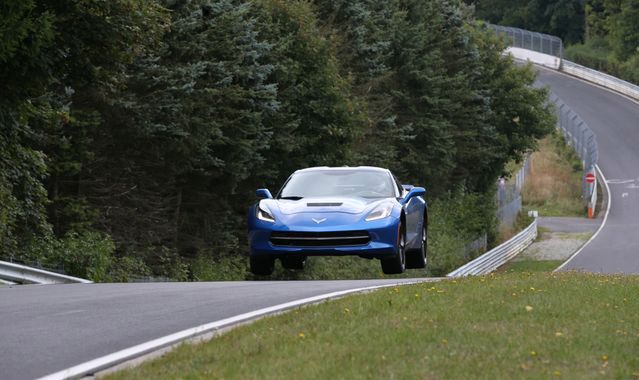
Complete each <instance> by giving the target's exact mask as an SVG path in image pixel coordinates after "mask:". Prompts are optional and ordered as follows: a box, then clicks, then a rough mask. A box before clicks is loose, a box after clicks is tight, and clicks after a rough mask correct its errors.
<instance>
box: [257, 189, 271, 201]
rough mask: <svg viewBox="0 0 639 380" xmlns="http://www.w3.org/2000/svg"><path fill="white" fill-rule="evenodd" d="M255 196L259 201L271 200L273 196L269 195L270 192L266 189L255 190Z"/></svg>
mask: <svg viewBox="0 0 639 380" xmlns="http://www.w3.org/2000/svg"><path fill="white" fill-rule="evenodd" d="M255 196H256V197H258V198H260V199H271V198H273V196H272V195H271V192H270V191H268V189H257V190H255Z"/></svg>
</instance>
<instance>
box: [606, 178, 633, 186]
mask: <svg viewBox="0 0 639 380" xmlns="http://www.w3.org/2000/svg"><path fill="white" fill-rule="evenodd" d="M634 182H635V180H634V179H609V180H608V181H606V183H608V184H610V185H623V184H626V183H634Z"/></svg>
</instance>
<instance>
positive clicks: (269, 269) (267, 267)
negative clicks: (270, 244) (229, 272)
mask: <svg viewBox="0 0 639 380" xmlns="http://www.w3.org/2000/svg"><path fill="white" fill-rule="evenodd" d="M249 264H250V267H251V273H253V274H256V275H258V276H270V275H271V274H273V269H275V259H274V258H272V257H269V256H251V257H250V259H249Z"/></svg>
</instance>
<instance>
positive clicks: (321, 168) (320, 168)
mask: <svg viewBox="0 0 639 380" xmlns="http://www.w3.org/2000/svg"><path fill="white" fill-rule="evenodd" d="M326 170H335V171H342V170H344V171H346V170H355V171H374V172H385V173H390V170H388V169H384V168H379V167H376V166H315V167H312V168H306V169H300V170H296V171H295V173H303V172H313V171H326Z"/></svg>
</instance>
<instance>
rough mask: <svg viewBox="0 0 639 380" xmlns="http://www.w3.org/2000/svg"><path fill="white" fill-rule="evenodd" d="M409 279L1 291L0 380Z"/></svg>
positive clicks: (30, 375)
mask: <svg viewBox="0 0 639 380" xmlns="http://www.w3.org/2000/svg"><path fill="white" fill-rule="evenodd" d="M420 280H427V279H420ZM411 281H415V280H410V279H396V280H395V279H394V280H359V281H286V282H284V281H277V282H276V281H268V282H252V281H246V282H208V283H204V282H203V283H146V284H71V285H23V286H13V287H7V286H5V287H0V321H1V323H0V379H2V380H13V379H33V378H37V377H41V376H45V375H48V374H50V373H54V372H57V371H60V370H63V369H66V368H69V367H71V366H74V365H77V364H81V363H83V362H86V361H88V360H91V359H95V358H98V357H101V356H104V355H107V354H111V353H113V352H116V351H119V350H122V349H125V348H128V347H131V346H134V345H137V344H141V343H145V342H147V341H150V340H152V339H156V338H159V337H162V336H165V335H168V334H172V333H175V332H178V331H181V330H184V329H188V328H191V327H195V326H199V325H202V324H205V323H210V322H214V321H218V320H221V319H224V318H228V317H232V316H236V315H239V314H243V313H246V312H249V311H254V310H258V309H261V308H264V307H269V306H274V305H279V304H282V303H285V302H289V301H293V300H298V299H302V298H307V297H312V296H316V295H320V294H325V293H330V292H335V291H340V290H346V289H352V288H361V287H368V286H373V285H382V284H389V283H390V284H393V283H401V282H411Z"/></svg>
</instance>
